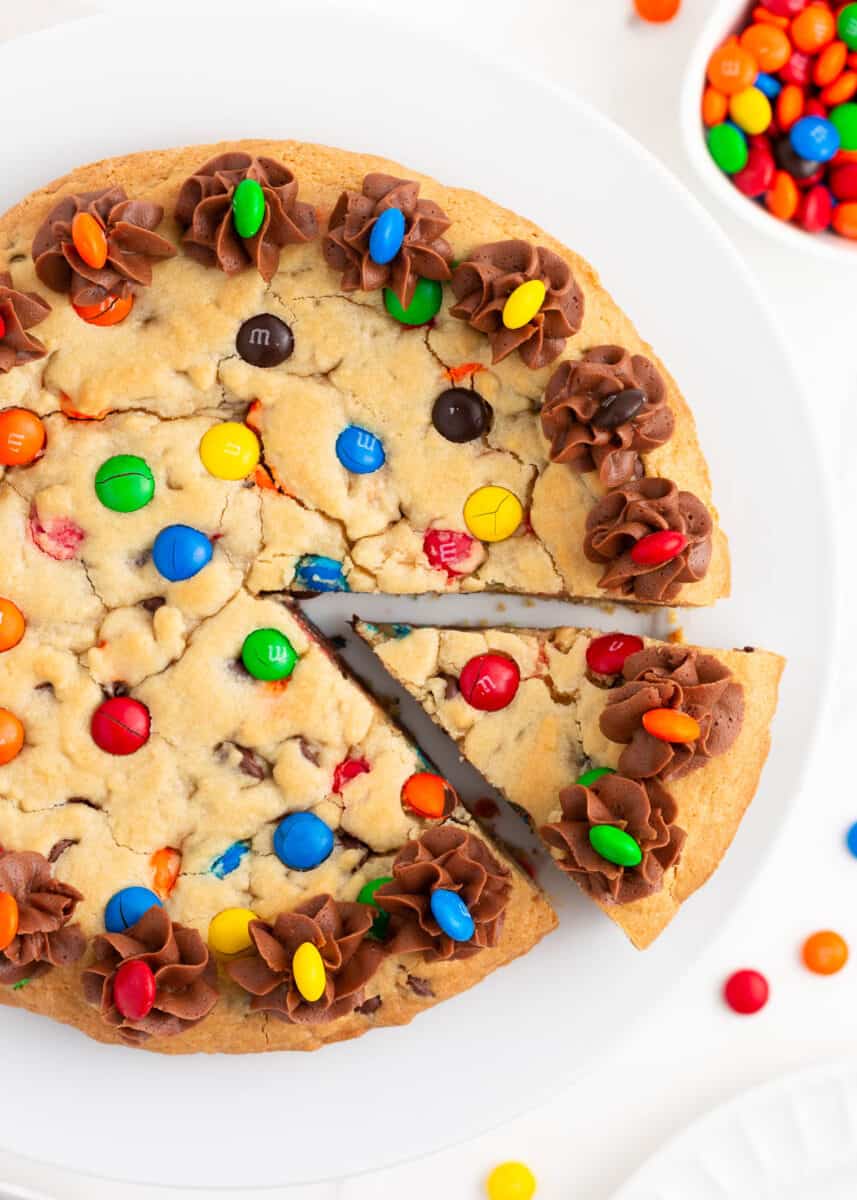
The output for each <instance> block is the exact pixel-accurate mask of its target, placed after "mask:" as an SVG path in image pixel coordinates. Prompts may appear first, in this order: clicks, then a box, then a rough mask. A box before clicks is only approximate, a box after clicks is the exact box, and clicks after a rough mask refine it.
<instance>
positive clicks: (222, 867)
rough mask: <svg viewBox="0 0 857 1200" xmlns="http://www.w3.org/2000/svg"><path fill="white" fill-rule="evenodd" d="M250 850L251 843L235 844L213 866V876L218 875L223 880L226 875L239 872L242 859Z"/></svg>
mask: <svg viewBox="0 0 857 1200" xmlns="http://www.w3.org/2000/svg"><path fill="white" fill-rule="evenodd" d="M249 849H250V843H249V842H233V843H232V845H231V846H229V847H228V848H227V849H226V850H224V851H223V853H222V854H221V855H220V857H219V858H216V859H215V860H214V862H213V863H212V864H211V873H212V875H216V876H217V878H218V879H223V877H224V876H225V875H231V874H232V872H233V871H237V870H238V868H239V867H240V865H241V859H242V858H243V857H244V855H245V854H246V853H247V851H248V850H249Z"/></svg>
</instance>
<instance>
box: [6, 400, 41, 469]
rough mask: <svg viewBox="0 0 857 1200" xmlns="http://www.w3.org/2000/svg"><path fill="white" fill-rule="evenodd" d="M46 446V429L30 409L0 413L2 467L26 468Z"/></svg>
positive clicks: (12, 409)
mask: <svg viewBox="0 0 857 1200" xmlns="http://www.w3.org/2000/svg"><path fill="white" fill-rule="evenodd" d="M44 444H45V427H44V425H43V424H42V422H41V421H40V420H39V418H38V417H37V416H36V414H35V413H34V412H30V410H29V409H28V408H6V409H3V411H2V412H0V466H3V467H25V466H26V465H27V464H28V463H31V462H32V461H33V460H34V459H35V458H36V457H38V455H39V453H40V452H41V450H42V447H43V446H44Z"/></svg>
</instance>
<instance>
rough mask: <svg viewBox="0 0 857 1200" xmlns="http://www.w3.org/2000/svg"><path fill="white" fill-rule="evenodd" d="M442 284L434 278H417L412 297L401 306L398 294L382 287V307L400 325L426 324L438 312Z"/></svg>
mask: <svg viewBox="0 0 857 1200" xmlns="http://www.w3.org/2000/svg"><path fill="white" fill-rule="evenodd" d="M441 304H443V286H442V285H441V284H440V283H439V282H438V281H437V280H436V279H418V280H417V286H416V288H415V289H414V295H413V299H412V300H411V302H410V304H409V305H408V307H407V308H403V307H402V304H401V302H400V301H399V298H398V296H397V295H396V293H395V292H393V291H391V290H390V288H384V307H385V308H386V310H387V312H388V313H389V314H390V316H391V317H392V318H393V319H394V320H395V321H398V322H399V323H400V324H401V325H414V326H415V325H427V324H428V323H429V321H431V320H432V319H433V318H434V317H435V316H437V314H438V313H439V312H440V306H441Z"/></svg>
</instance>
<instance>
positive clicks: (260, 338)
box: [250, 325, 271, 346]
mask: <svg viewBox="0 0 857 1200" xmlns="http://www.w3.org/2000/svg"><path fill="white" fill-rule="evenodd" d="M270 344H271V331H270V329H264V328H262V326H260V325H257V326H256V327H255V328H254V329H251V330H250V345H251V346H270Z"/></svg>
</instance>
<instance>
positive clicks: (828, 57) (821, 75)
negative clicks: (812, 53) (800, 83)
mask: <svg viewBox="0 0 857 1200" xmlns="http://www.w3.org/2000/svg"><path fill="white" fill-rule="evenodd" d="M847 61H848V47H847V46H846V45H845V43H844V42H831V43H830V45H829V46H825V48H824V49H823V50H822V52H821V54H819V56H818V58H817V59H816V60H815V65H814V66H813V68H812V81H813V83H815V84H817V86H818V87H827V85H828V84H829V83H833V81H834V79H838V78H839V76H840V75H841V74H842V72H843V71H844V70H845V64H846V62H847Z"/></svg>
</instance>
